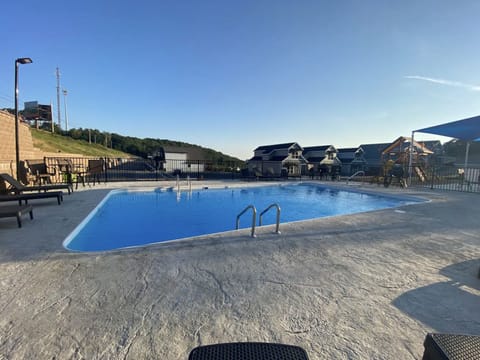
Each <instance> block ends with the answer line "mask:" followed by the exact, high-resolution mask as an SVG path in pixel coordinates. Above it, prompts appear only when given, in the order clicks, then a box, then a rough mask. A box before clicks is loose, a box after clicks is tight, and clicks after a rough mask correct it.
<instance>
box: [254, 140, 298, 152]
mask: <svg viewBox="0 0 480 360" xmlns="http://www.w3.org/2000/svg"><path fill="white" fill-rule="evenodd" d="M294 145H297V146H298V147H299V148H300V149H302V147H301V146H300V145H298V144H297V143H296V142H289V143H283V144H273V145H262V146H259V147H257V148H256V149H255V150H254V151H258V150H262V151H263V152H264V153H269V152H272V151H273V150H278V149H290V148H291V147H292V146H294Z"/></svg>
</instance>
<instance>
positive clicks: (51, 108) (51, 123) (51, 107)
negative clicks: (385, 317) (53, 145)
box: [50, 101, 55, 134]
mask: <svg viewBox="0 0 480 360" xmlns="http://www.w3.org/2000/svg"><path fill="white" fill-rule="evenodd" d="M50 115H51V117H52V121H50V125H52V134H53V133H54V132H55V126H54V121H53V104H52V101H50Z"/></svg>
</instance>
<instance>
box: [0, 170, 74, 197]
mask: <svg viewBox="0 0 480 360" xmlns="http://www.w3.org/2000/svg"><path fill="white" fill-rule="evenodd" d="M0 179H1V180H3V181H5V182H6V183H8V184H10V188H9V189H8V190H9V191H10V192H13V193H15V194H22V193H24V192H25V191H48V190H63V189H65V190H67V191H68V193H69V194H70V193H71V191H73V186H72V185H71V184H49V185H36V186H25V185H23V184H22V183H20V182H19V181H17V180H15V179H14V178H13V177H11V176H10V175H8V174H0Z"/></svg>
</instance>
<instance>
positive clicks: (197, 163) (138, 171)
mask: <svg viewBox="0 0 480 360" xmlns="http://www.w3.org/2000/svg"><path fill="white" fill-rule="evenodd" d="M44 161H45V164H46V166H47V169H49V173H50V174H51V177H52V181H54V182H66V181H72V182H78V181H82V182H91V181H99V182H110V181H142V180H172V179H176V177H177V176H179V177H181V178H186V177H187V176H188V177H190V178H194V179H225V178H227V179H236V178H240V177H241V170H242V169H243V166H244V164H243V163H237V162H225V161H224V162H212V161H204V160H166V161H157V160H154V159H141V158H106V157H79V158H70V157H69V158H63V157H46V158H45V159H44Z"/></svg>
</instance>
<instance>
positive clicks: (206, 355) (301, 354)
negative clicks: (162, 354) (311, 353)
mask: <svg viewBox="0 0 480 360" xmlns="http://www.w3.org/2000/svg"><path fill="white" fill-rule="evenodd" d="M247 359H248V360H308V355H307V352H306V351H305V350H303V349H302V348H301V347H298V346H293V345H284V344H272V343H258V342H239V343H225V344H214V345H205V346H199V347H196V348H195V349H193V350H192V351H191V352H190V355H189V356H188V360H247Z"/></svg>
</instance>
